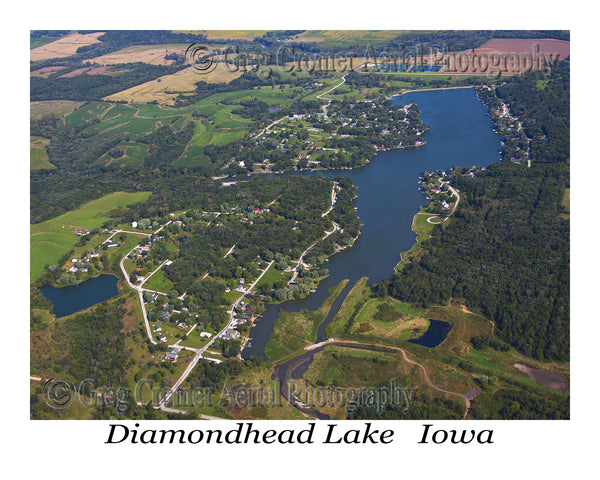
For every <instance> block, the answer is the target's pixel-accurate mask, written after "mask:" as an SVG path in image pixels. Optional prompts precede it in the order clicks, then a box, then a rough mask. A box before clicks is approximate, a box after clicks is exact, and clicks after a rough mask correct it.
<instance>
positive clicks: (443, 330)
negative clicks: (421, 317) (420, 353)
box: [409, 319, 452, 348]
mask: <svg viewBox="0 0 600 480" xmlns="http://www.w3.org/2000/svg"><path fill="white" fill-rule="evenodd" d="M450 330H452V325H451V324H449V323H448V322H442V321H440V320H431V319H430V320H429V328H428V329H427V330H426V331H425V333H424V334H423V335H421V336H420V337H419V338H414V339H412V340H409V342H410V343H416V344H417V345H423V346H424V347H429V348H433V347H437V346H438V345H439V344H440V343H442V342H443V341H444V340H445V339H446V337H447V336H448V333H450Z"/></svg>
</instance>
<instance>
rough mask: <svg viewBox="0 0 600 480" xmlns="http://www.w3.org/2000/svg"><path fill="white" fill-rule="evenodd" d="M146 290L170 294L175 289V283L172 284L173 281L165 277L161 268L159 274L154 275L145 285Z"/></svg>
mask: <svg viewBox="0 0 600 480" xmlns="http://www.w3.org/2000/svg"><path fill="white" fill-rule="evenodd" d="M144 288H147V289H149V290H156V291H159V292H163V293H168V292H170V291H171V290H172V289H173V282H171V280H169V279H168V278H167V277H166V276H165V272H164V270H163V269H162V268H161V269H160V270H159V271H158V272H156V273H155V274H154V275H152V276H151V277H150V279H149V280H148V281H147V282H146V283H144Z"/></svg>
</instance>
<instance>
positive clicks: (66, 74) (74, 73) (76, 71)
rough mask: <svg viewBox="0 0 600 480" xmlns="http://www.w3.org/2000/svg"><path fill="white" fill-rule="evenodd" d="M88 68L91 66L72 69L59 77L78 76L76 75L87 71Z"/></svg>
mask: <svg viewBox="0 0 600 480" xmlns="http://www.w3.org/2000/svg"><path fill="white" fill-rule="evenodd" d="M88 68H89V67H82V68H76V69H75V70H72V71H70V72H69V73H65V74H64V75H61V76H60V77H58V78H71V77H76V76H78V75H81V74H82V73H84V72H86V71H87V70H88Z"/></svg>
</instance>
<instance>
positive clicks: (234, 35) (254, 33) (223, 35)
mask: <svg viewBox="0 0 600 480" xmlns="http://www.w3.org/2000/svg"><path fill="white" fill-rule="evenodd" d="M268 31H269V30H200V31H199V32H198V33H201V34H203V35H206V38H207V39H208V40H216V39H219V40H228V39H235V40H254V38H256V37H262V36H263V35H264V34H265V33H267V32H268Z"/></svg>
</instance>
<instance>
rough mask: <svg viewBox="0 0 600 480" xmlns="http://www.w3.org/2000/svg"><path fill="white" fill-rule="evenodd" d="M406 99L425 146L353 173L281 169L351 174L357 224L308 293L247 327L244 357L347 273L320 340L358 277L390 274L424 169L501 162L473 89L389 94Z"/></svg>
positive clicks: (408, 236) (408, 232) (405, 239)
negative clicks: (414, 108)
mask: <svg viewBox="0 0 600 480" xmlns="http://www.w3.org/2000/svg"><path fill="white" fill-rule="evenodd" d="M412 102H415V103H416V104H417V105H418V107H419V109H420V111H421V117H422V120H423V122H425V123H427V124H428V125H429V126H430V127H431V128H430V131H429V132H427V133H426V134H425V140H426V141H427V144H426V145H423V146H421V147H416V148H405V149H397V150H390V151H387V152H379V153H378V154H377V155H376V157H375V159H374V160H373V161H372V162H371V163H369V164H367V165H366V166H364V167H361V168H358V169H354V170H338V171H336V170H325V171H318V172H294V173H288V175H290V174H291V175H302V174H304V175H324V176H326V177H332V176H348V177H351V178H352V179H353V180H354V184H355V185H356V186H357V189H358V198H357V199H356V201H355V206H356V207H357V214H358V216H359V217H360V220H361V222H362V224H363V227H362V229H361V235H360V236H359V238H358V240H357V241H356V242H355V244H354V246H352V247H351V248H347V249H346V250H343V251H341V252H339V253H337V254H335V255H334V256H332V257H331V258H330V259H329V261H328V262H326V263H324V264H323V268H327V269H328V270H329V276H328V277H327V278H326V279H325V280H323V281H322V282H321V283H320V285H319V287H318V288H317V291H316V292H315V293H314V294H312V295H310V296H308V297H305V298H303V299H301V300H290V301H287V302H284V303H281V304H270V305H267V307H266V310H265V312H264V313H263V315H262V317H261V318H259V319H258V320H257V322H256V325H255V326H254V327H253V328H252V330H251V332H250V337H251V338H252V340H251V346H250V347H247V348H245V349H244V350H243V351H242V356H243V357H244V358H249V357H250V356H253V355H257V356H261V357H265V355H264V349H265V345H266V344H267V342H268V340H269V337H270V336H271V333H272V332H273V326H274V324H275V321H276V320H277V317H278V315H279V313H280V312H297V311H300V310H301V309H303V308H306V309H308V310H315V309H316V308H317V307H319V305H321V303H322V302H323V300H325V298H326V297H327V291H328V290H329V289H330V288H331V287H334V286H335V285H337V284H338V283H339V282H341V281H342V280H343V279H346V278H347V279H349V280H350V281H349V283H348V285H347V286H346V288H345V289H344V290H343V291H342V292H341V293H340V295H339V297H338V298H337V299H336V301H335V302H334V304H333V307H332V308H331V311H330V314H329V316H328V318H327V319H326V320H325V322H323V324H322V325H321V326H320V328H319V331H318V333H317V337H318V338H317V342H320V341H322V340H325V338H326V336H325V332H324V328H325V326H326V324H327V323H328V322H329V321H330V320H331V318H333V315H334V314H335V312H337V310H338V309H339V307H340V305H341V303H342V301H343V299H344V297H345V296H346V295H347V293H348V291H349V290H350V288H352V286H353V285H354V283H356V281H357V280H358V279H359V278H361V277H363V276H365V275H366V276H368V277H369V282H368V284H369V285H373V284H374V283H378V282H381V281H383V280H385V279H387V278H390V277H391V276H392V274H393V273H394V266H395V265H396V264H397V263H398V261H399V260H400V253H401V252H404V251H406V250H408V249H410V247H411V246H412V245H413V244H414V243H415V239H416V235H415V233H414V232H413V231H412V229H411V225H412V220H413V217H414V215H415V214H416V213H417V212H418V211H419V209H420V208H421V207H422V206H424V205H425V204H426V202H427V201H426V199H425V197H424V195H423V194H422V193H421V192H419V190H418V184H417V181H418V177H419V175H420V174H421V172H422V171H423V170H427V171H434V170H437V169H443V170H447V169H449V168H450V167H453V166H472V165H481V166H484V165H485V166H487V165H489V164H490V163H492V162H495V161H498V160H499V159H500V154H499V152H500V149H501V144H500V136H499V135H497V134H495V133H494V130H493V126H492V122H491V119H490V116H489V113H488V111H487V109H486V108H485V106H484V105H483V104H482V103H481V102H480V101H479V99H478V98H477V96H476V95H475V91H474V90H473V89H472V88H465V89H452V90H428V91H422V92H411V93H407V94H404V95H402V96H395V97H394V103H395V104H398V103H401V104H409V103H412Z"/></svg>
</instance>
